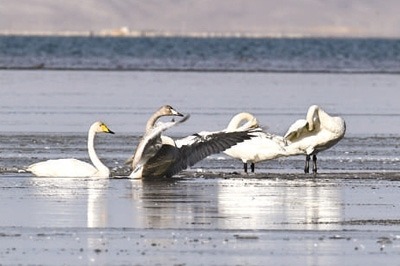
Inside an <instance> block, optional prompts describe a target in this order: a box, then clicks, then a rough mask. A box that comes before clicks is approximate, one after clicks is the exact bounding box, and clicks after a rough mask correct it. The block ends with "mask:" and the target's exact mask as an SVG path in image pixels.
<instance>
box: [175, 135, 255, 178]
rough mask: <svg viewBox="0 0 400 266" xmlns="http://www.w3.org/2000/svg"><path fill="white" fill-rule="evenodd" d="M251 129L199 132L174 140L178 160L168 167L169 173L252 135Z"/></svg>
mask: <svg viewBox="0 0 400 266" xmlns="http://www.w3.org/2000/svg"><path fill="white" fill-rule="evenodd" d="M252 132H253V131H252V130H250V131H234V132H224V131H221V132H200V133H197V134H194V135H191V136H189V137H186V138H183V139H180V140H177V141H176V146H177V147H178V148H179V150H180V160H179V161H177V162H176V163H175V164H174V165H173V166H172V167H171V169H170V173H172V175H173V174H176V173H178V172H180V171H181V170H184V169H186V168H187V167H188V166H193V165H194V164H195V163H197V162H199V161H201V160H202V159H204V158H206V157H207V156H209V155H211V154H215V153H220V152H222V151H224V150H226V149H228V148H230V147H232V146H233V145H236V144H237V143H240V142H243V141H245V140H247V139H250V138H251V137H252V134H251V133H252Z"/></svg>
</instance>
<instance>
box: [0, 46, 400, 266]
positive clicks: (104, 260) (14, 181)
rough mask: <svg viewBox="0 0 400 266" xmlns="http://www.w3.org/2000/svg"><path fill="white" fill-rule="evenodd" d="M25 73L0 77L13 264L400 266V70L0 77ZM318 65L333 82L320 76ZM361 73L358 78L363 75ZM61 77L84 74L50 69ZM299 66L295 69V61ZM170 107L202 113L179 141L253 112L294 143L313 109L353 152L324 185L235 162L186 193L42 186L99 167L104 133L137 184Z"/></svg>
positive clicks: (7, 238)
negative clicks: (81, 165) (78, 167)
mask: <svg viewBox="0 0 400 266" xmlns="http://www.w3.org/2000/svg"><path fill="white" fill-rule="evenodd" d="M23 43H25V44H26V42H23ZM111 43H113V45H114V44H115V43H114V42H111ZM378 43H379V42H378ZM389 43H390V42H389ZM393 43H396V41H394V42H393ZM393 43H392V44H393ZM386 44H387V43H386ZM3 45H4V42H3ZM32 45H33V46H34V47H36V46H35V44H32ZM325 46H326V45H325ZM54 47H58V46H57V45H56V46H54ZM75 47H76V46H75ZM78 47H79V45H78ZM250 47H252V46H250ZM277 47H279V46H277ZM335 47H336V46H335ZM362 47H364V46H362ZM35 49H36V48H35ZM54 49H55V50H56V51H58V50H57V49H56V48H54ZM102 49H104V48H102ZM0 50H1V49H0ZM78 50H79V49H78ZM300 50H301V49H300ZM303 50H304V49H303ZM306 50H307V49H306ZM381 50H382V49H379V51H381ZM15 51H18V50H14V52H13V53H15ZM85 51H88V50H85ZM385 53H388V54H396V53H397V52H396V51H392V50H390V51H385ZM45 54H46V53H45ZM116 54H118V52H117V53H116ZM351 54H353V53H351ZM84 55H85V53H84ZM83 57H84V58H87V57H86V56H83ZM127 57H128V58H129V56H127ZM159 57H160V56H159ZM206 57H207V56H206ZM4 58H5V59H6V60H4ZM10 58H15V62H17V63H16V65H10V64H9V63H7V64H6V65H7V66H8V67H6V68H13V70H6V69H3V70H1V71H0V82H1V84H0V87H1V92H0V93H1V95H0V96H1V97H0V103H1V104H0V125H1V127H0V158H1V160H0V190H1V193H0V198H1V202H2V204H1V205H0V212H1V213H2V215H1V216H0V263H1V264H4V265H10V264H38V265H66V264H67V265H77V264H86V265H121V264H134V265H161V264H162V265H185V264H186V265H265V263H266V261H268V262H269V263H271V264H282V265H287V264H307V265H338V264H353V265H377V264H387V265H389V264H393V263H395V262H396V261H397V257H398V254H399V252H400V204H399V201H398V195H399V191H400V190H399V189H400V181H399V180H400V172H399V168H400V155H399V143H400V135H399V132H400V123H399V121H400V105H399V104H398V102H399V101H398V99H399V92H398V88H399V87H400V77H399V76H398V75H397V74H393V73H394V72H396V71H397V70H396V68H395V67H391V68H387V69H389V70H385V71H380V70H377V69H379V67H377V65H374V64H372V65H374V66H375V68H373V73H370V72H368V71H370V70H371V68H369V70H368V71H367V72H368V73H366V72H365V69H364V68H359V67H358V68H357V67H356V68H355V69H356V70H354V69H353V70H352V71H350V72H348V71H345V70H344V69H343V68H340V71H331V70H332V69H329V68H328V69H326V68H325V70H326V71H318V73H316V72H311V71H304V72H299V71H288V72H287V71H282V72H279V73H275V72H271V71H263V72H245V71H235V72H229V71H221V72H215V71H209V70H210V69H208V71H114V70H115V69H114V70H113V67H110V65H107V66H108V67H107V71H98V70H93V69H94V68H97V67H98V66H99V65H96V64H93V62H92V63H91V67H89V68H90V69H92V70H86V71H82V70H78V69H79V68H86V67H84V66H83V65H82V63H81V64H79V60H78V59H79V57H73V56H69V58H70V59H71V58H72V59H71V61H68V60H62V58H61V59H60V58H58V57H57V56H55V57H49V56H48V55H46V56H44V57H43V58H45V60H44V62H45V65H44V66H45V67H44V69H40V70H32V69H26V70H22V69H21V68H22V67H23V65H21V64H22V63H21V62H23V60H22V59H23V58H26V59H28V60H27V62H30V60H31V59H32V58H36V59H35V60H38V61H40V60H42V61H43V58H41V59H40V57H38V56H37V55H36V54H34V56H31V57H30V56H29V54H28V55H21V58H22V59H21V58H19V57H18V56H16V55H15V54H14V55H13V56H10V57H3V58H2V59H0V62H2V63H4V62H9V61H7V60H9V59H10ZM29 58H31V59H29ZM38 58H39V59H40V60H39V59H38ZM51 58H53V61H52V60H51ZM57 58H58V59H57ZM99 58H100V59H101V58H103V57H101V53H100V55H99ZM210 58H214V57H212V56H211V57H210ZM224 58H225V59H224ZM226 58H227V57H226V56H225V57H223V59H224V60H225V61H224V60H223V62H224V64H225V67H224V68H225V70H226V69H227V67H226V62H227V61H226ZM234 58H235V57H234ZM255 58H258V57H255ZM288 58H289V57H288ZM356 58H361V57H356ZM103 59H104V58H103ZM32 60H33V59H32ZM169 60H170V59H165V58H164V59H163V60H161V61H162V63H163V64H166V62H167V63H168V62H170V61H169ZM191 60H192V59H191ZM221 60H222V59H221ZM363 60H364V59H363ZM100 61H101V60H100ZM303 61H304V60H303ZM312 61H313V62H314V65H315V64H317V65H318V67H319V68H321V62H319V63H315V61H314V60H312ZM350 61H351V62H353V63H354V64H351V65H352V67H354V66H355V65H356V64H358V63H359V62H361V61H362V60H361V61H360V60H358V61H357V59H352V60H350ZM367 61H368V60H367ZM384 61H385V60H384ZM389 61H390V60H389V59H388V60H386V61H385V62H386V63H387V62H389ZM35 62H36V61H35ZM49 62H55V63H56V62H61V63H62V62H64V63H65V62H67V63H68V62H69V63H68V64H71V65H72V66H73V67H71V66H68V67H66V66H65V65H64V66H61V68H62V69H61V70H51V68H52V67H51V64H50V65H48V64H49ZM71 62H72V63H71ZM76 62H78V63H76ZM82 62H87V60H82ZM107 62H114V61H112V60H111V61H107ZM140 62H141V65H143V64H144V63H143V62H148V61H146V60H141V61H140ZM274 62H275V63H276V62H277V61H274ZM285 62H286V63H285V64H283V66H285V67H287V66H291V64H290V62H289V59H286V61H285ZM338 62H339V61H338ZM340 62H343V61H340ZM357 62H358V63H357ZM368 62H372V61H371V60H369V61H368ZM170 63H171V62H170ZM386 63H385V64H386ZM65 64H66V63H65ZM213 64H214V66H215V64H216V63H215V62H214V63H213ZM385 64H384V65H385ZM173 65H174V66H175V67H177V66H180V65H179V63H176V62H174V63H173ZM336 65H337V64H336ZM361 65H365V64H361ZM3 66H4V65H3ZM16 66H17V67H16ZM47 66H48V67H47ZM151 66H152V67H151V68H153V66H154V65H151ZM386 66H387V65H386ZM57 67H60V66H57V65H56V64H54V68H57ZM28 68H32V65H30V66H29V67H28ZM42 68H43V67H42ZM46 68H48V69H46ZM126 68H127V69H129V68H128V67H126ZM170 68H171V67H168V69H170ZM111 70H113V71H111ZM170 70H171V69H170ZM191 70H193V69H191ZM322 72H324V73H322ZM328 72H330V73H328ZM332 72H334V73H332ZM164 104H170V105H172V106H173V107H174V108H176V109H177V110H178V111H180V112H182V113H189V114H191V117H190V119H189V120H188V121H186V122H185V123H184V124H182V125H180V126H178V127H176V128H173V129H171V130H169V131H167V132H166V133H168V134H169V135H171V136H173V137H182V136H186V135H188V134H192V133H195V132H198V131H202V130H208V131H213V130H220V129H223V128H225V127H226V126H227V124H228V122H229V120H230V119H231V117H232V116H233V115H235V114H236V113H238V112H242V111H248V112H251V113H253V114H255V115H256V117H257V118H258V120H259V121H260V123H261V124H262V125H264V126H265V127H266V129H267V130H268V131H269V132H272V133H275V134H280V135H281V134H284V133H285V131H286V130H287V128H288V127H289V125H290V124H291V123H292V122H293V121H295V120H296V119H298V118H302V117H304V116H305V114H306V111H307V108H308V106H309V105H311V104H318V105H320V106H321V107H322V108H324V109H325V110H326V111H327V112H328V113H331V114H336V115H340V116H342V117H343V118H344V119H345V120H346V123H347V131H346V136H345V138H344V139H343V140H342V141H341V142H339V143H338V144H337V145H336V146H334V147H333V148H331V149H330V150H327V151H325V152H322V153H320V154H319V156H318V158H319V173H318V175H317V176H315V177H314V176H313V175H305V174H303V173H302V169H303V165H304V156H295V157H290V158H281V159H278V160H272V161H267V162H262V163H259V164H257V165H256V174H250V175H244V174H242V163H241V162H240V161H237V160H233V159H230V158H228V157H227V156H225V155H223V154H217V155H212V156H210V157H208V158H206V159H205V160H203V161H201V162H199V163H198V164H196V165H195V166H194V167H193V168H192V169H188V170H187V171H184V172H182V173H181V174H179V175H177V176H176V177H175V178H173V179H171V180H157V181H146V180H144V181H139V180H129V179H91V178H84V179H77V178H37V177H33V176H32V175H31V174H29V173H26V172H24V171H23V169H25V167H26V166H28V165H29V164H31V163H34V162H37V161H41V160H46V159H53V158H67V157H74V158H78V159H82V160H88V156H87V151H86V137H87V136H86V134H87V133H86V131H87V130H88V127H89V126H90V124H91V123H92V122H94V121H96V120H103V121H104V122H106V123H107V125H108V126H109V127H110V128H111V129H112V130H113V131H115V132H116V134H115V135H108V134H106V135H99V136H97V138H96V150H97V152H98V154H99V157H100V158H101V159H102V160H103V162H104V163H105V164H106V165H108V166H109V167H110V168H111V169H112V175H113V176H123V175H127V174H128V173H129V169H128V168H127V167H126V165H125V164H124V161H125V160H126V159H127V158H128V157H129V156H131V155H132V153H133V151H134V148H135V146H136V145H137V143H138V141H139V138H140V136H141V134H142V133H143V130H144V126H145V123H146V120H147V119H148V117H149V116H150V115H151V114H152V113H153V112H154V111H155V110H156V109H157V108H158V107H159V106H161V105H164Z"/></svg>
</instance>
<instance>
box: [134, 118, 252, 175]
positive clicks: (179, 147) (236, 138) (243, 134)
mask: <svg viewBox="0 0 400 266" xmlns="http://www.w3.org/2000/svg"><path fill="white" fill-rule="evenodd" d="M153 116H154V115H153ZM153 116H152V117H153ZM188 118H189V115H187V116H185V117H183V118H182V119H181V120H179V121H173V122H167V123H157V124H156V125H155V123H154V122H153V126H152V127H146V128H147V130H146V133H145V135H144V136H143V138H142V140H141V142H140V143H139V145H138V147H137V149H136V152H135V154H134V156H133V158H132V159H131V160H130V161H131V162H132V168H133V171H132V173H131V174H130V176H129V177H130V178H142V177H171V176H173V175H174V174H176V173H178V172H180V171H181V170H184V169H186V168H187V167H189V166H192V165H194V164H195V163H197V162H198V161H200V160H202V159H204V158H205V157H207V156H209V155H211V154H214V153H219V152H222V151H224V150H225V149H227V148H229V147H231V146H233V145H235V144H236V143H239V142H241V141H244V140H245V139H249V138H251V137H252V135H251V132H250V131H248V130H247V131H235V132H226V131H218V132H205V131H204V132H200V133H197V134H193V135H191V136H188V137H185V138H182V139H179V140H173V139H172V138H170V137H167V136H162V135H161V134H162V132H164V131H165V130H167V129H168V128H171V127H173V126H175V125H177V124H179V123H182V122H184V121H186V120H187V119H188ZM151 119H153V118H151ZM148 124H149V123H148Z"/></svg>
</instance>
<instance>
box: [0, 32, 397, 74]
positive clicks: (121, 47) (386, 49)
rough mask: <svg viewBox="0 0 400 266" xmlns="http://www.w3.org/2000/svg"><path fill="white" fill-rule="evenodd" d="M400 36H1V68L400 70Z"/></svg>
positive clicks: (293, 70)
mask: <svg viewBox="0 0 400 266" xmlns="http://www.w3.org/2000/svg"><path fill="white" fill-rule="evenodd" d="M399 62H400V40H396V39H335V38H329V39H323V38H301V39H290V38H279V39H274V38H272V39H269V38H267V39H263V38H260V39H258V38H256V39H252V38H184V37H181V38H176V37H175V38H161V37H138V38H110V37H108V38H107V37H30V36H0V68H6V69H7V68H13V69H14V68H15V69H18V68H46V69H107V70H112V69H114V70H128V69H136V70H155V69H158V70H208V71H213V70H219V71H230V70H235V71H288V72H315V71H317V72H376V73H393V72H396V73H397V72H399V71H400V63H399Z"/></svg>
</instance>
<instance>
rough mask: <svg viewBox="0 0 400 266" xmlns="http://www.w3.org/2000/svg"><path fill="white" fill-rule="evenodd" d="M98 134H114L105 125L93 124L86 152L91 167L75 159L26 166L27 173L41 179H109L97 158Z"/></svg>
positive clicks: (106, 170) (106, 168) (106, 171)
mask: <svg viewBox="0 0 400 266" xmlns="http://www.w3.org/2000/svg"><path fill="white" fill-rule="evenodd" d="M98 132H104V133H111V134H114V132H112V131H111V130H110V129H109V128H108V127H107V126H106V124H104V123H102V122H95V123H93V124H92V126H91V127H90V129H89V133H88V152H89V157H90V160H91V161H92V163H93V165H94V166H93V165H91V164H89V163H86V162H83V161H80V160H77V159H58V160H47V161H44V162H38V163H34V164H32V165H30V166H28V168H27V171H29V172H32V173H33V174H34V175H36V176H43V177H109V176H110V170H109V169H108V167H107V166H105V165H104V164H103V163H102V162H101V161H100V160H99V158H98V157H97V154H96V151H95V150H94V136H95V134H96V133H98Z"/></svg>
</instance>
